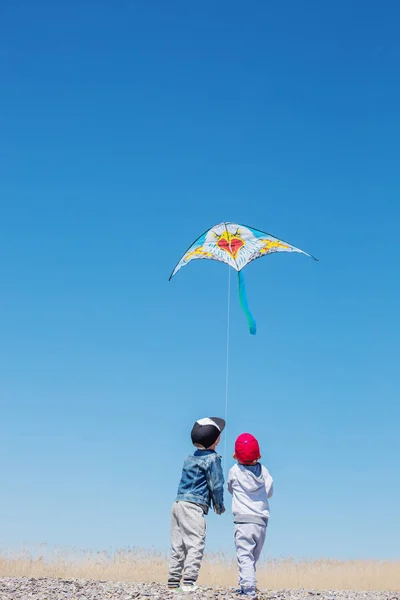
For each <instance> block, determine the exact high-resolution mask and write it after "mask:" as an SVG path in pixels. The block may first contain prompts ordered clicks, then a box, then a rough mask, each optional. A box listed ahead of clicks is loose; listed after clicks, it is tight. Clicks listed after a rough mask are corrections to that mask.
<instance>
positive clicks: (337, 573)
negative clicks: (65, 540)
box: [0, 547, 400, 591]
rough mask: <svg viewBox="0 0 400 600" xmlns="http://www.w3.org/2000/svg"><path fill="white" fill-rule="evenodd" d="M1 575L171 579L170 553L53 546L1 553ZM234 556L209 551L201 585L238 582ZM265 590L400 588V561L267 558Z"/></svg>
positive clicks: (262, 573) (262, 577) (262, 574)
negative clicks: (168, 577)
mask: <svg viewBox="0 0 400 600" xmlns="http://www.w3.org/2000/svg"><path fill="white" fill-rule="evenodd" d="M0 576H2V577H5V576H9V577H23V576H24V577H58V578H63V579H70V578H81V579H101V580H113V581H140V582H146V581H161V582H162V581H165V580H166V576H167V560H166V556H165V555H163V554H160V553H157V552H155V551H154V552H153V551H152V552H145V551H143V550H139V549H136V548H133V549H126V550H119V551H116V552H114V553H112V554H109V553H107V552H91V551H89V552H82V551H72V552H67V551H65V550H63V551H58V550H50V551H49V550H47V549H46V548H45V547H44V548H42V549H41V551H39V552H34V553H32V552H28V551H21V552H18V553H14V554H12V553H2V554H0ZM236 578H237V570H236V564H235V561H234V560H233V559H229V558H226V557H225V556H223V555H218V554H217V555H208V557H206V558H205V560H204V563H203V566H202V570H201V578H200V581H201V583H206V584H209V585H219V586H225V585H226V586H232V585H235V584H236ZM258 584H259V587H260V588H269V589H284V588H286V589H295V588H307V589H320V590H322V589H325V590H326V589H331V590H334V589H336V590H343V589H347V590H393V591H397V590H400V562H399V561H373V560H371V561H366V560H365V561H364V560H356V561H334V560H314V561H295V560H290V559H285V560H284V559H282V560H276V561H267V562H264V563H262V564H260V566H259V569H258Z"/></svg>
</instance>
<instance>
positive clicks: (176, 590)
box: [168, 585, 182, 594]
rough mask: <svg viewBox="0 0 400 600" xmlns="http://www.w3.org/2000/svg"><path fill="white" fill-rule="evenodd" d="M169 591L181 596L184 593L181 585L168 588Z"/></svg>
mask: <svg viewBox="0 0 400 600" xmlns="http://www.w3.org/2000/svg"><path fill="white" fill-rule="evenodd" d="M168 591H169V592H172V593H173V594H181V593H182V589H181V587H180V586H179V585H174V586H172V585H171V586H168Z"/></svg>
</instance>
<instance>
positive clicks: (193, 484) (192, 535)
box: [168, 417, 225, 592]
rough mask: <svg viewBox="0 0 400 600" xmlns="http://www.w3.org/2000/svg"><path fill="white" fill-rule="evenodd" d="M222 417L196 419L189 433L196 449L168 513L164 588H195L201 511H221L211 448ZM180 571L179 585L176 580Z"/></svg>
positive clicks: (220, 480)
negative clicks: (181, 583)
mask: <svg viewBox="0 0 400 600" xmlns="http://www.w3.org/2000/svg"><path fill="white" fill-rule="evenodd" d="M224 428H225V421H224V420H223V419H220V418H218V417H207V418H205V419H200V420H199V421H196V423H195V424H194V426H193V429H192V433H191V437H192V442H193V444H194V446H196V448H197V450H196V451H195V453H194V454H193V455H191V456H188V457H187V458H186V460H185V462H184V464H183V470H182V477H181V480H180V483H179V487H178V494H177V497H176V500H175V502H174V504H173V506H172V513H171V557H170V563H169V572H168V588H169V589H171V590H176V591H178V590H180V589H181V590H182V591H184V592H190V591H193V590H195V589H197V585H196V581H197V577H198V574H199V570H200V565H201V561H202V558H203V553H204V545H205V539H206V521H205V518H204V515H206V514H207V513H208V510H209V508H210V507H211V506H212V507H213V508H214V511H215V512H216V513H217V515H221V514H222V513H223V512H225V507H224V476H223V472H222V467H221V457H220V456H218V454H217V453H216V452H215V448H216V447H217V446H218V443H219V440H220V437H221V433H222V431H223V430H224ZM182 574H183V585H182V587H181V588H180V582H181V578H182Z"/></svg>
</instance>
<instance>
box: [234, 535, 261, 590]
mask: <svg viewBox="0 0 400 600" xmlns="http://www.w3.org/2000/svg"><path fill="white" fill-rule="evenodd" d="M266 531H267V527H266V526H265V525H256V524H255V523H237V524H235V533H234V536H235V546H236V558H237V562H238V567H239V585H240V587H241V588H242V589H246V590H247V589H249V590H255V589H256V564H257V561H258V559H259V558H260V554H261V550H262V549H263V546H264V542H265V534H266Z"/></svg>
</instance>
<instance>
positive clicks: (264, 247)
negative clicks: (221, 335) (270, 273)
mask: <svg viewBox="0 0 400 600" xmlns="http://www.w3.org/2000/svg"><path fill="white" fill-rule="evenodd" d="M275 252H299V253H300V254H305V255H306V256H309V257H310V258H313V259H314V260H317V259H316V258H314V256H311V254H308V253H307V252H304V250H300V248H296V246H292V245H291V244H289V243H288V242H284V241H283V240H280V239H278V238H276V237H274V236H272V235H270V234H269V233H265V232H264V231H259V230H258V229H253V228H252V227H247V226H245V225H237V224H236V223H220V224H219V225H214V227H211V229H208V230H207V231H206V232H205V233H203V234H202V235H201V236H200V237H199V238H198V239H197V240H196V241H195V242H194V243H193V244H192V245H191V246H190V247H189V248H188V250H187V251H186V252H185V254H184V255H183V256H182V258H181V259H180V261H179V262H178V264H177V265H176V267H175V268H174V270H173V271H172V273H171V275H170V278H169V279H170V280H171V279H172V277H173V276H174V275H176V273H177V272H178V271H179V270H180V269H181V268H182V267H184V266H185V265H187V264H188V263H189V262H190V261H191V260H195V259H199V258H205V259H209V260H218V261H220V262H224V263H226V264H228V265H229V266H230V267H232V269H235V271H237V273H238V280H239V299H240V304H241V306H242V309H243V311H244V313H245V315H246V317H247V321H248V324H249V329H250V333H251V334H252V335H255V333H256V330H257V327H256V322H255V320H254V318H253V316H252V314H251V312H250V309H249V306H248V304H247V297H246V288H245V284H244V277H243V273H242V270H243V269H244V267H245V266H246V265H248V264H249V263H250V262H251V261H253V260H256V259H257V258H261V257H262V256H268V255H269V254H273V253H275Z"/></svg>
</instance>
